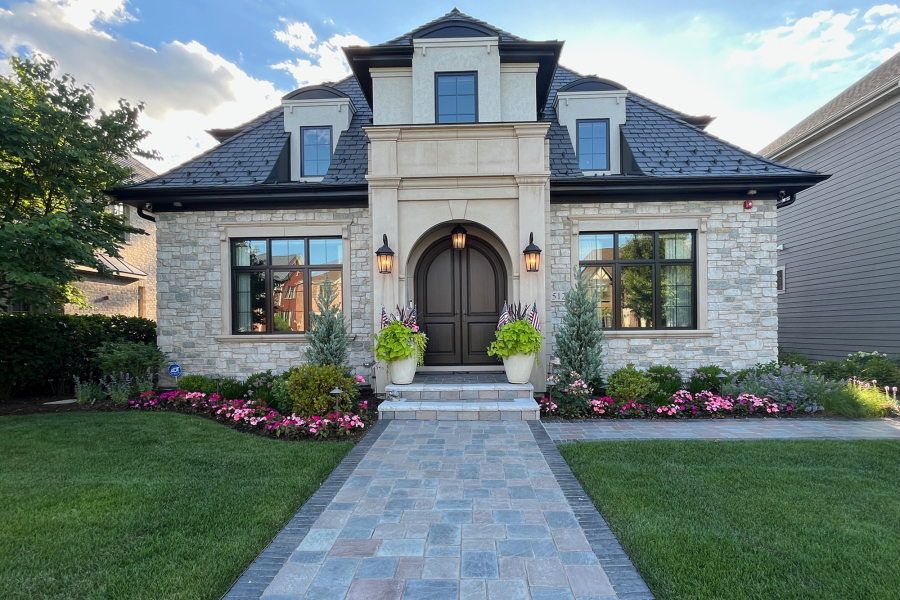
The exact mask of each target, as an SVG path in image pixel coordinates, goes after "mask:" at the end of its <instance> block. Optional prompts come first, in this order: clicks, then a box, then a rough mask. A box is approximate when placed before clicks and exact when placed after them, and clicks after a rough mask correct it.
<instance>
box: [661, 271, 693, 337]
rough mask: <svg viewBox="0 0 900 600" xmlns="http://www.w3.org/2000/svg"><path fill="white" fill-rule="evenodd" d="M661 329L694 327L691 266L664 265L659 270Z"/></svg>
mask: <svg viewBox="0 0 900 600" xmlns="http://www.w3.org/2000/svg"><path fill="white" fill-rule="evenodd" d="M660 279H661V285H662V314H661V315H660V317H661V319H662V326H663V327H693V326H694V273H693V267H692V266H691V265H666V266H663V267H662V270H661V278H660Z"/></svg>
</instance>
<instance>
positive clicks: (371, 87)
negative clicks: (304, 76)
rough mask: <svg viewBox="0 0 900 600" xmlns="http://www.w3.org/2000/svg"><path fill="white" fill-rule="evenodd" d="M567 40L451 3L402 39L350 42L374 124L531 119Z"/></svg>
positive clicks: (544, 97) (536, 115) (537, 113)
mask: <svg viewBox="0 0 900 600" xmlns="http://www.w3.org/2000/svg"><path fill="white" fill-rule="evenodd" d="M561 50H562V42H556V41H551V42H530V41H527V40H523V39H521V38H517V37H515V36H512V35H510V34H508V33H506V32H504V31H502V30H499V29H496V28H494V27H492V26H490V25H488V24H486V23H483V22H481V21H478V20H477V19H473V18H472V17H469V16H468V15H464V14H463V13H461V12H459V11H458V10H456V9H454V10H453V11H452V12H450V13H448V14H447V15H444V16H443V17H441V18H440V19H437V20H436V21H433V22H431V23H429V24H427V25H424V26H422V27H420V28H418V29H415V30H413V31H411V32H410V33H408V34H405V35H403V36H401V37H399V38H396V39H394V40H391V41H389V42H386V43H384V44H380V45H377V46H370V47H365V48H359V47H352V48H345V49H344V52H345V53H346V55H347V58H348V61H349V62H350V66H351V68H352V69H353V72H354V74H355V75H356V77H357V79H358V80H359V83H360V87H361V88H362V90H363V93H364V94H365V96H366V99H367V100H368V102H369V104H370V105H371V106H372V111H373V124H374V125H410V124H436V123H437V124H440V123H497V122H528V121H536V120H537V119H538V118H539V117H540V109H541V107H543V106H544V104H545V103H546V101H547V96H548V95H549V91H550V84H551V82H552V79H553V72H554V71H555V69H556V63H557V61H558V59H559V54H560V51H561Z"/></svg>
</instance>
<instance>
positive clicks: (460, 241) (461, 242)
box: [450, 225, 466, 250]
mask: <svg viewBox="0 0 900 600" xmlns="http://www.w3.org/2000/svg"><path fill="white" fill-rule="evenodd" d="M450 237H452V238H453V249H454V250H462V249H463V248H465V247H466V228H465V227H463V226H462V225H457V226H456V227H454V228H453V231H451V232H450Z"/></svg>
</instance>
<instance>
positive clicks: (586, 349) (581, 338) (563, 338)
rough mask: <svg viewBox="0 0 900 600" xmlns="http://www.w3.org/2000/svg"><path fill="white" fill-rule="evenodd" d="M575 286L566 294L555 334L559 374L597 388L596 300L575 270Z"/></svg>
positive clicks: (600, 334)
mask: <svg viewBox="0 0 900 600" xmlns="http://www.w3.org/2000/svg"><path fill="white" fill-rule="evenodd" d="M575 277H576V279H575V286H574V287H573V288H571V289H570V290H569V291H568V292H566V296H565V307H566V314H565V315H564V316H563V319H562V323H561V324H560V326H559V328H558V329H557V330H556V356H557V357H558V358H559V360H560V366H559V372H560V373H561V374H562V376H563V377H565V375H566V374H569V373H572V372H575V373H578V374H580V375H581V379H583V380H584V381H587V382H588V383H590V384H591V385H592V387H597V383H596V382H598V381H599V380H600V370H601V369H602V368H603V358H602V357H601V355H600V353H601V351H602V343H603V327H602V323H601V321H600V315H599V312H598V307H597V298H596V294H595V293H594V290H593V288H592V287H591V284H590V281H588V279H587V277H586V276H585V275H583V274H582V273H580V272H579V271H578V268H577V267H576V269H575Z"/></svg>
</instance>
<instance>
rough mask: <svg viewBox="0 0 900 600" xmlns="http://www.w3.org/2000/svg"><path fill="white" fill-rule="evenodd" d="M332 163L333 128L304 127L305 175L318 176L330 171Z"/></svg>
mask: <svg viewBox="0 0 900 600" xmlns="http://www.w3.org/2000/svg"><path fill="white" fill-rule="evenodd" d="M330 164H331V128H330V127H305V128H304V129H303V169H302V171H303V177H318V176H322V175H325V173H327V172H328V166H329V165H330Z"/></svg>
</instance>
